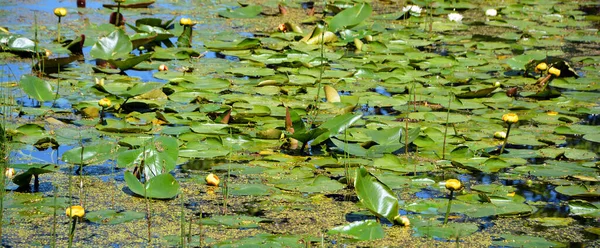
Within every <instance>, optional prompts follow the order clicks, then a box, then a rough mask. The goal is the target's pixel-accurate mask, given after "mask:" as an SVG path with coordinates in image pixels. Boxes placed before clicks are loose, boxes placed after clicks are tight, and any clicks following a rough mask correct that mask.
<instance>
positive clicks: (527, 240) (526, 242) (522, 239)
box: [492, 234, 565, 247]
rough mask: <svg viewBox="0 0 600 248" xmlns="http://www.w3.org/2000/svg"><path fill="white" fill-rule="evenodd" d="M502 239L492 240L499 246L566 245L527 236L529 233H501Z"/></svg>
mask: <svg viewBox="0 0 600 248" xmlns="http://www.w3.org/2000/svg"><path fill="white" fill-rule="evenodd" d="M500 238H502V239H503V240H501V241H492V243H493V244H494V245H497V246H508V247H565V245H563V244H561V243H558V242H553V241H548V240H546V239H544V238H542V237H535V236H527V235H522V236H518V235H512V234H503V235H500Z"/></svg>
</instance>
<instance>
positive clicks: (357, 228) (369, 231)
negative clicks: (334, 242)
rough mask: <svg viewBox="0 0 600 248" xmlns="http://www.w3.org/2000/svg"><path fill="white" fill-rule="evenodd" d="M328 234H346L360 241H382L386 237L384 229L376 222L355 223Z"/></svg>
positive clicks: (335, 229)
mask: <svg viewBox="0 0 600 248" xmlns="http://www.w3.org/2000/svg"><path fill="white" fill-rule="evenodd" d="M327 233H328V234H345V235H348V236H350V237H352V238H353V239H355V240H360V241H364V240H376V239H382V238H383V237H384V236H385V232H384V231H383V228H382V227H381V225H380V224H379V223H377V221H375V220H363V221H355V222H352V223H350V224H347V225H343V226H337V227H334V228H332V229H331V230H329V231H328V232H327Z"/></svg>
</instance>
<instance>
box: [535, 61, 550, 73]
mask: <svg viewBox="0 0 600 248" xmlns="http://www.w3.org/2000/svg"><path fill="white" fill-rule="evenodd" d="M547 69H548V65H547V64H546V63H544V62H542V63H539V64H538V65H537V66H536V67H535V70H536V71H545V70H547Z"/></svg>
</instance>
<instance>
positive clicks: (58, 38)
mask: <svg viewBox="0 0 600 248" xmlns="http://www.w3.org/2000/svg"><path fill="white" fill-rule="evenodd" d="M60 19H62V18H61V17H60V16H59V17H58V25H57V26H58V27H57V28H56V30H57V32H58V36H57V37H56V40H57V41H58V43H60Z"/></svg>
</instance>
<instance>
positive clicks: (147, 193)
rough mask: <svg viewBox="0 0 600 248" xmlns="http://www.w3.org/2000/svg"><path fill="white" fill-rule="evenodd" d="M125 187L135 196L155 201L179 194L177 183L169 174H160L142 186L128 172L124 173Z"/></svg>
mask: <svg viewBox="0 0 600 248" xmlns="http://www.w3.org/2000/svg"><path fill="white" fill-rule="evenodd" d="M124 174H125V175H124V177H125V182H126V183H127V187H129V189H130V190H131V191H132V192H133V193H136V194H137V195H140V196H142V197H148V198H155V199H170V198H173V197H175V196H177V194H179V183H177V180H175V178H174V177H173V175H171V174H169V173H165V174H160V175H158V176H155V177H153V178H151V179H150V180H148V182H146V183H145V185H144V184H142V183H141V182H140V181H139V180H138V179H137V178H136V177H135V176H134V175H133V173H131V172H130V171H125V173H124Z"/></svg>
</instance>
